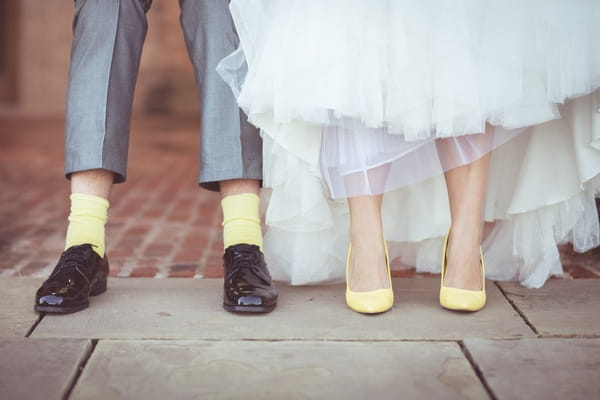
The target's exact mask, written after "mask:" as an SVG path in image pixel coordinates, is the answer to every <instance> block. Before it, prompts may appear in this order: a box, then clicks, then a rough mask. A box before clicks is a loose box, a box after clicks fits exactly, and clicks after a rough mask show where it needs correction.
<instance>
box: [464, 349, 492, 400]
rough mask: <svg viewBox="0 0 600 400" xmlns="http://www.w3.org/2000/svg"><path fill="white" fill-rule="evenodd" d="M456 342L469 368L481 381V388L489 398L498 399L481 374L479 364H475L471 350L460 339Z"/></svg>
mask: <svg viewBox="0 0 600 400" xmlns="http://www.w3.org/2000/svg"><path fill="white" fill-rule="evenodd" d="M457 344H458V345H459V346H460V349H461V350H462V353H463V355H464V356H465V358H466V359H467V361H468V362H469V364H470V365H471V368H473V371H474V372H475V375H476V376H477V379H479V382H481V384H482V385H483V388H484V389H485V391H486V392H487V394H488V396H489V397H490V399H492V400H498V397H497V396H496V395H495V394H494V392H493V391H492V388H491V387H490V385H489V384H488V382H487V381H486V380H485V377H484V376H483V372H481V369H480V368H479V365H477V363H476V362H475V359H474V358H473V356H472V355H471V352H469V349H467V346H466V345H465V343H464V342H463V341H462V340H459V341H458V342H457Z"/></svg>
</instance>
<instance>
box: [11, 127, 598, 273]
mask: <svg viewBox="0 0 600 400" xmlns="http://www.w3.org/2000/svg"><path fill="white" fill-rule="evenodd" d="M63 126H64V121H62V120H55V119H54V120H40V119H37V120H32V119H22V118H3V119H2V121H0V189H1V190H0V276H5V277H10V276H32V277H45V276H47V275H48V274H49V273H50V271H51V270H52V268H53V267H54V264H55V262H56V260H57V259H58V255H59V254H60V252H61V251H62V249H63V247H62V246H63V245H64V235H65V230H66V224H67V215H68V204H69V203H68V196H69V183H68V181H67V180H65V179H64V177H63V151H64V150H63ZM198 139H199V138H198V121H197V120H195V119H177V120H173V119H166V118H138V119H136V120H135V121H134V122H133V123H132V136H131V144H130V150H129V170H128V181H127V182H126V183H125V184H120V185H116V186H115V187H114V189H113V193H112V197H111V207H110V210H109V222H108V224H107V228H106V229H107V231H106V232H107V249H108V255H109V259H110V265H111V275H112V276H115V277H179V278H200V277H206V278H217V277H221V276H222V275H221V256H222V249H223V243H222V239H221V227H220V221H221V214H220V208H219V195H218V194H217V193H213V192H209V191H206V190H203V189H200V188H199V187H198V186H197V184H196V182H197V175H198V167H197V166H198ZM561 250H562V256H563V264H564V266H565V271H566V274H565V277H566V278H576V279H580V278H583V279H589V278H599V277H600V249H595V250H592V251H590V252H588V253H585V254H576V253H574V252H573V251H572V250H571V249H570V247H569V246H563V248H562V249H561ZM394 275H395V276H397V277H415V276H418V277H421V276H425V275H426V274H415V271H414V269H407V270H401V271H395V273H394Z"/></svg>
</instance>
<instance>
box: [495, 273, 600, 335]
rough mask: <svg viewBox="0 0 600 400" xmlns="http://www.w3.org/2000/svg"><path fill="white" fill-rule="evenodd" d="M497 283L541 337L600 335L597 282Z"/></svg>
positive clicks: (598, 282) (599, 296) (598, 287)
mask: <svg viewBox="0 0 600 400" xmlns="http://www.w3.org/2000/svg"><path fill="white" fill-rule="evenodd" d="M500 286H501V287H502V288H503V290H504V291H505V292H506V294H507V296H508V298H509V299H511V301H513V302H514V304H515V305H516V306H517V307H518V309H519V310H520V311H521V312H522V313H523V314H524V315H525V318H527V320H528V321H529V322H530V323H531V324H532V325H533V326H534V327H535V329H536V330H537V331H538V332H539V334H540V335H541V336H599V335H600V319H599V318H598V310H599V307H600V281H599V280H595V279H594V280H591V279H590V280H567V279H552V280H549V281H548V282H546V284H545V285H544V286H543V287H542V288H540V289H528V288H525V287H523V286H521V285H519V284H516V283H514V282H502V283H500Z"/></svg>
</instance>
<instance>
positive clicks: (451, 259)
mask: <svg viewBox="0 0 600 400" xmlns="http://www.w3.org/2000/svg"><path fill="white" fill-rule="evenodd" d="M489 160H490V153H488V154H486V155H485V156H483V157H482V158H480V159H478V160H477V161H475V162H473V163H471V164H467V165H464V166H461V167H458V168H454V169H452V170H449V171H447V172H446V173H445V178H446V186H447V188H448V199H449V201H450V214H451V217H452V228H451V231H450V238H449V240H448V249H447V253H446V254H447V266H446V275H445V277H444V285H445V286H449V287H455V288H460V289H467V290H481V289H482V287H481V282H482V276H481V266H480V250H479V249H480V245H481V239H482V232H483V217H482V209H483V202H484V200H485V190H486V184H487V177H488V167H489Z"/></svg>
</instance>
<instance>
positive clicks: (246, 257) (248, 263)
mask: <svg viewBox="0 0 600 400" xmlns="http://www.w3.org/2000/svg"><path fill="white" fill-rule="evenodd" d="M231 256H232V258H233V267H234V268H235V269H238V268H251V269H254V270H258V268H256V265H258V264H259V263H260V259H259V258H258V254H257V253H256V252H255V251H247V250H235V251H233V252H232V255H231Z"/></svg>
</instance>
